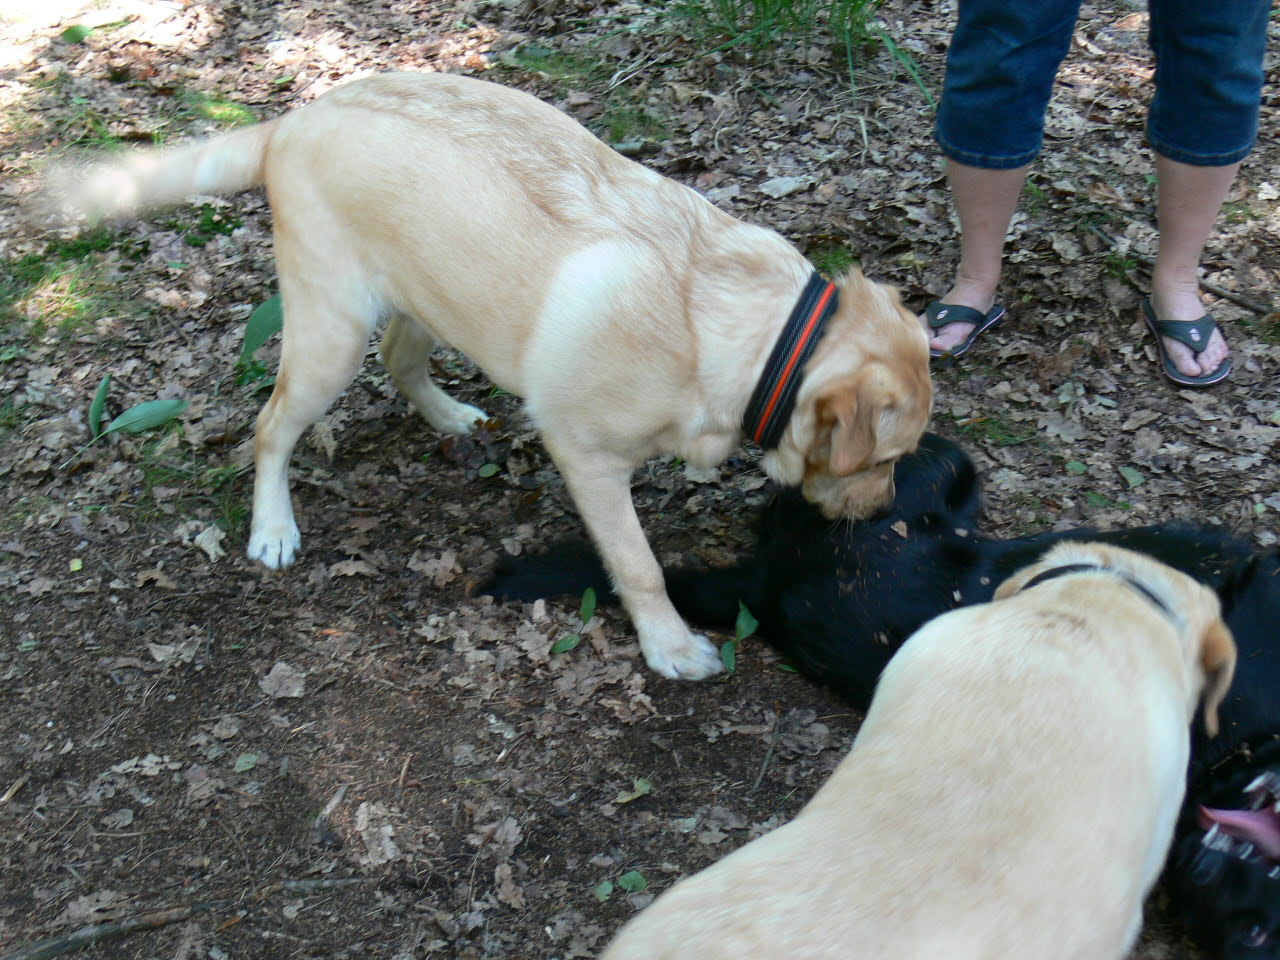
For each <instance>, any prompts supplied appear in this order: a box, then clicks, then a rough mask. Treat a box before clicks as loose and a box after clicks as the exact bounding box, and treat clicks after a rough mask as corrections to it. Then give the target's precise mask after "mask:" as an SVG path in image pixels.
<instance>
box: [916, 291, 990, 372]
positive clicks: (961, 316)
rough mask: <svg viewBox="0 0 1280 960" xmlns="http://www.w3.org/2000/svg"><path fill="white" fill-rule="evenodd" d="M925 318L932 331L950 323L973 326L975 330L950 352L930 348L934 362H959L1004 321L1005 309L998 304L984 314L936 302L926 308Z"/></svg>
mask: <svg viewBox="0 0 1280 960" xmlns="http://www.w3.org/2000/svg"><path fill="white" fill-rule="evenodd" d="M924 316H925V320H926V321H927V322H928V324H929V329H930V330H938V329H940V328H942V327H945V326H946V325H947V324H949V323H971V324H973V329H972V330H970V331H969V335H968V336H967V337H965V338H964V339H963V340H961V341H960V342H959V343H957V344H956V345H955V346H954V347H952V348H951V349H950V350H935V349H933V348H932V347H930V348H929V356H930V357H932V358H933V359H934V360H937V359H939V358H940V357H950V358H951V359H952V360H959V359H960V358H961V357H963V356H964V355H965V354H966V353H968V352H969V348H970V347H972V346H973V344H974V342H975V341H976V340H977V339H978V337H979V336H980V335H982V334H983V333H985V332H986V331H987V330H989V329H991V328H992V327H994V326H995V325H996V324H997V323H999V322H1000V321H1001V320H1003V319H1004V307H1002V306H1000V305H999V304H996V305H995V306H993V307H992V308H991V310H990V311H988V312H987V313H985V314H984V313H983V312H982V311H981V310H975V309H974V308H973V307H963V306H960V305H959V304H955V303H940V302H939V301H937V300H935V301H933V303H931V304H929V305H928V306H927V307H925V308H924Z"/></svg>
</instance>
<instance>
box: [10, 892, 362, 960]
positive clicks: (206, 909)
mask: <svg viewBox="0 0 1280 960" xmlns="http://www.w3.org/2000/svg"><path fill="white" fill-rule="evenodd" d="M373 882H374V879H373V878H370V877H317V878H315V879H312V880H281V881H278V882H277V883H272V884H269V885H267V886H265V887H263V888H262V889H260V890H258V891H256V892H254V893H253V894H251V895H250V896H249V897H248V898H246V899H247V900H249V901H252V902H260V901H262V900H265V899H266V898H267V897H269V896H271V895H272V894H275V893H280V892H288V893H310V892H312V891H315V890H330V889H333V888H334V887H346V886H352V885H355V884H365V883H373ZM237 902H238V901H236V900H234V899H224V900H210V901H208V902H206V903H189V904H186V905H185V906H181V907H169V908H168V909H165V910H153V911H151V912H150V913H144V914H141V915H139V916H136V917H130V918H129V919H127V920H119V921H116V922H114V923H95V924H93V925H92V926H88V927H82V928H81V929H79V930H77V931H76V932H75V933H71V934H68V935H67V936H65V937H51V938H50V939H48V940H41V941H39V942H38V943H30V944H27V945H26V946H25V947H19V948H18V949H17V950H15V951H14V952H12V953H7V954H5V955H4V956H3V957H0V960H49V958H50V957H56V956H59V955H61V954H64V953H71V952H73V951H75V950H83V949H85V948H86V947H91V946H93V945H95V944H99V943H109V942H111V941H113V940H120V939H123V938H124V937H127V936H130V935H132V934H135V933H139V932H141V931H143V930H158V929H159V928H160V927H167V926H169V925H170V924H174V923H181V922H182V921H183V920H190V919H191V918H192V917H194V916H196V915H197V914H202V913H212V912H213V911H215V910H221V909H225V908H226V907H229V906H232V905H233V904H235V903H237Z"/></svg>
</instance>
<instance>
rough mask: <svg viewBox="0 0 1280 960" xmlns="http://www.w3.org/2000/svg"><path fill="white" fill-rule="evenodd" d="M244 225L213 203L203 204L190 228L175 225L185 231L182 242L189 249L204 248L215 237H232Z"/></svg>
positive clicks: (237, 218) (241, 221)
mask: <svg viewBox="0 0 1280 960" xmlns="http://www.w3.org/2000/svg"><path fill="white" fill-rule="evenodd" d="M243 225H244V221H243V220H241V219H240V218H239V217H235V216H232V215H231V214H228V213H225V212H224V211H222V210H219V209H218V208H217V207H215V206H214V205H213V204H211V203H202V204H200V206H199V207H198V208H197V210H196V222H195V223H194V224H191V225H189V226H183V225H182V224H175V226H178V227H179V228H180V229H182V230H183V234H182V240H183V242H184V243H186V245H187V246H189V247H203V246H204V245H205V244H207V243H208V242H209V241H210V240H212V239H213V238H214V237H226V236H230V235H231V234H232V233H233V232H234V231H235V230H236V229H237V228H238V227H241V226H243Z"/></svg>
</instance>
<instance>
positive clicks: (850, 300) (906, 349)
mask: <svg viewBox="0 0 1280 960" xmlns="http://www.w3.org/2000/svg"><path fill="white" fill-rule="evenodd" d="M260 184H265V185H266V188H267V193H268V196H269V198H270V201H271V206H272V210H273V214H274V218H275V251H276V258H277V265H278V270H279V279H280V291H281V294H282V295H283V302H284V308H285V325H284V346H283V355H282V357H281V361H280V370H279V375H278V377H277V380H276V384H275V390H274V392H273V393H272V395H271V398H270V400H269V401H268V402H267V405H266V406H265V407H264V408H263V410H262V413H261V414H260V415H259V417H258V426H257V438H256V451H255V452H256V482H255V489H254V498H253V524H252V531H251V535H250V539H249V556H250V557H252V558H254V559H257V560H260V561H261V562H262V563H264V564H266V565H267V566H268V567H282V566H286V565H288V564H289V563H291V562H292V561H293V559H294V556H295V554H296V553H297V551H298V550H299V548H300V544H301V541H300V537H299V534H298V527H297V524H296V523H295V522H294V515H293V508H292V505H291V503H290V497H289V484H288V463H289V457H290V454H291V452H292V450H293V447H294V444H295V443H296V442H297V440H298V438H299V436H300V435H301V433H302V431H303V430H305V429H306V428H307V426H309V425H310V424H311V423H313V422H314V421H316V420H318V419H319V418H320V417H321V416H323V414H324V412H325V410H326V409H327V408H328V407H329V405H330V404H331V403H333V401H334V399H335V398H337V396H338V395H339V394H340V393H341V392H342V390H343V389H345V388H346V386H347V385H348V384H349V383H350V381H351V379H352V377H353V376H354V375H355V373H356V371H357V370H358V368H359V367H360V364H361V360H362V358H363V356H364V353H365V350H366V346H367V343H368V340H369V337H370V335H371V334H372V332H373V330H374V328H375V325H376V324H377V323H378V321H379V320H380V319H381V318H383V317H387V318H389V320H390V323H389V327H388V329H387V333H386V335H385V338H384V340H383V345H382V355H383V359H384V360H385V362H386V364H387V367H388V368H389V370H390V372H391V375H392V377H393V379H394V380H395V383H396V385H397V386H398V388H399V389H400V391H401V392H402V393H404V395H405V396H406V397H408V399H409V400H410V401H411V402H412V403H413V405H414V406H415V407H416V408H417V410H418V411H419V412H421V413H422V415H423V416H424V417H425V418H426V419H427V420H428V421H429V422H430V423H431V425H432V426H434V427H435V428H436V429H437V430H441V431H446V432H455V433H462V432H466V431H469V430H470V429H472V427H473V425H474V424H475V422H476V421H477V420H481V419H483V418H484V417H485V414H484V412H483V411H481V410H479V409H477V408H475V407H473V406H469V405H467V404H463V403H460V402H458V401H456V400H453V399H451V398H450V397H448V396H447V395H446V394H445V393H444V392H443V391H441V389H440V388H439V387H438V386H437V385H436V384H434V383H433V382H432V381H431V378H430V375H429V366H428V363H427V357H428V354H429V353H430V352H431V350H432V349H433V348H434V347H435V346H436V344H438V343H445V344H449V345H451V346H453V347H455V348H457V349H458V350H461V351H462V352H464V353H466V354H467V355H468V356H469V357H471V358H472V359H473V360H475V361H476V363H478V364H479V365H480V366H481V367H482V368H483V369H484V371H485V373H486V374H488V376H489V377H490V378H491V379H492V380H493V381H494V382H495V383H497V384H500V385H501V386H502V387H504V388H505V389H507V390H509V391H511V392H513V393H516V394H519V395H520V396H522V397H524V399H525V401H526V404H527V409H528V411H529V413H530V414H531V415H532V417H533V419H534V421H535V423H536V424H537V426H538V427H539V428H540V429H541V430H542V433H543V437H544V439H545V442H546V446H547V449H548V450H549V452H550V453H551V455H552V456H553V457H554V459H555V461H556V463H557V464H558V466H559V467H560V469H561V471H562V472H563V475H564V478H565V482H566V483H567V485H568V487H569V490H570V492H571V493H572V495H573V498H574V501H575V502H576V503H577V506H578V508H579V510H580V511H581V513H582V517H583V519H584V521H585V522H586V525H587V528H588V530H589V531H590V532H591V534H592V536H593V538H594V539H595V541H596V543H597V545H598V546H599V548H600V552H601V554H602V556H603V557H604V560H605V562H606V564H607V566H608V568H609V570H610V572H611V574H612V575H613V577H614V579H615V581H616V583H617V587H618V592H619V594H620V595H621V597H622V599H623V601H624V603H625V605H626V607H627V610H628V611H629V612H630V614H631V617H632V620H633V622H634V623H635V626H636V630H637V632H638V634H639V638H640V646H641V649H642V650H643V652H644V656H645V658H646V660H647V661H648V663H649V665H650V667H652V668H653V669H654V670H656V671H657V672H658V673H660V674H662V675H664V676H667V677H685V678H700V677H704V676H707V675H709V674H711V673H714V672H715V671H717V670H718V669H719V658H718V656H717V654H716V651H715V649H714V647H713V646H712V645H711V644H710V643H709V642H708V641H707V640H706V639H705V638H704V637H701V636H698V635H696V634H694V633H692V632H691V631H690V630H689V628H688V627H687V626H686V625H685V623H684V622H683V621H682V620H681V619H680V616H679V615H678V614H677V613H676V611H675V609H674V608H673V607H672V605H671V602H670V600H669V599H668V597H667V594H666V589H665V586H664V584H663V579H662V571H661V569H660V567H659V566H658V563H657V562H656V560H655V558H654V556H653V553H652V551H651V549H650V548H649V545H648V542H647V541H646V539H645V536H644V532H643V531H642V529H641V527H640V522H639V520H638V518H637V516H636V512H635V508H634V506H633V504H632V502H631V493H630V477H631V473H632V472H633V470H634V469H635V467H636V466H638V465H639V464H640V463H642V462H643V461H644V460H645V459H647V458H649V457H652V456H655V455H658V454H675V455H677V456H680V457H683V458H684V459H685V460H686V461H687V462H688V463H690V464H691V465H693V466H695V467H706V466H711V465H714V464H716V463H718V462H719V461H721V460H723V459H724V458H725V457H726V456H728V455H729V454H730V453H731V452H732V451H733V450H734V449H735V447H736V446H737V445H738V443H739V441H740V438H741V436H742V433H743V430H744V425H745V427H746V429H747V430H748V431H749V432H752V433H755V435H756V436H758V437H759V436H764V437H767V438H768V439H767V441H762V445H763V446H765V447H767V448H770V449H769V453H768V455H767V456H766V457H765V458H764V469H765V471H766V472H767V473H769V474H770V475H771V476H772V477H774V478H776V479H778V480H780V481H782V482H783V483H788V484H796V483H802V484H803V485H804V489H805V492H806V494H807V496H808V497H809V499H811V500H812V501H814V502H815V503H817V504H818V505H819V506H820V507H821V508H822V509H823V510H824V511H825V512H826V513H827V514H828V515H830V516H832V517H836V516H846V517H851V518H854V517H859V516H861V515H865V514H867V513H869V512H872V511H874V510H876V509H878V508H881V507H884V506H886V505H888V504H889V503H890V502H891V500H892V497H893V463H894V461H895V460H896V459H897V458H898V457H900V456H902V455H903V454H905V453H907V452H909V451H910V450H912V449H914V448H915V446H916V442H917V440H918V439H919V437H920V434H921V433H922V432H923V430H924V427H925V423H926V420H927V418H928V414H929V408H930V402H931V397H932V394H931V387H930V381H929V373H928V362H929V355H928V343H927V341H926V338H925V335H924V333H923V332H922V331H921V328H920V325H919V324H918V323H917V322H916V321H915V320H914V318H913V317H912V316H911V314H909V313H908V312H907V311H906V310H904V309H903V307H902V304H901V303H900V301H899V299H898V295H897V293H896V291H895V290H893V289H892V288H891V287H888V286H885V285H883V284H877V283H872V282H870V281H868V280H867V279H865V278H864V277H862V276H861V275H860V274H859V273H858V272H857V271H854V272H853V273H851V274H850V275H849V276H847V277H845V278H843V279H841V280H840V281H838V283H836V284H827V283H823V282H821V280H820V278H816V277H815V275H814V274H813V268H812V267H811V266H810V265H809V264H808V263H807V262H806V260H805V259H804V257H802V256H801V255H800V254H799V252H797V251H796V250H795V248H793V247H792V246H791V245H790V244H788V243H787V242H786V241H785V240H783V239H782V237H780V236H779V235H778V234H776V233H774V232H772V231H770V230H766V229H763V228H760V227H756V226H751V225H748V224H745V223H742V222H740V221H737V220H735V219H733V218H732V217H729V216H727V215H726V214H724V213H721V212H720V211H718V210H717V209H716V208H715V207H714V206H712V205H711V204H710V203H709V202H707V201H706V200H704V199H703V198H702V197H700V196H699V195H698V194H697V193H695V192H694V191H692V190H690V189H688V188H686V187H684V186H682V185H680V184H677V183H675V182H674V181H671V180H668V179H665V178H663V177H661V176H659V175H658V174H656V173H654V172H652V171H651V170H648V169H646V168H645V167H642V166H640V165H639V164H636V163H633V162H631V161H629V160H626V159H624V158H623V157H621V156H620V155H618V154H617V153H615V152H614V151H613V150H611V149H609V148H608V147H607V146H606V145H605V144H603V143H601V142H600V141H599V140H597V139H596V138H595V137H594V136H592V135H591V134H590V133H589V132H588V131H587V130H585V129H584V128H583V127H581V126H579V125H578V124H577V123H576V122H574V121H573V120H572V119H570V118H569V117H567V116H565V115H564V114H563V113H561V112H560V111H558V110H556V109H555V108H553V107H551V106H550V105H548V104H545V103H542V102H541V101H539V100H537V99H536V98H534V97H531V96H529V95H527V94H525V93H521V92H519V91H516V90H512V89H508V88H505V87H502V86H499V85H497V84H493V83H487V82H484V81H481V80H474V79H468V78H465V77H458V76H449V75H444V74H414V73H400V74H386V75H381V76H375V77H371V78H368V79H363V80H358V81H355V82H352V83H350V84H347V85H345V86H342V87H340V88H338V89H336V90H334V91H332V92H330V93H328V94H327V95H325V96H324V97H322V98H320V99H319V100H317V101H316V102H315V103H313V104H310V105H308V106H306V107H303V108H301V109H299V110H296V111H293V112H290V113H288V114H286V115H284V116H283V117H280V118H278V119H276V120H274V121H271V122H269V123H264V124H261V125H258V126H254V127H250V128H247V129H243V130H238V131H234V132H232V133H228V134H225V135H223V136H220V137H216V138H214V139H212V140H207V141H203V142H197V143H194V144H190V145H186V146H183V147H179V148H177V149H173V150H170V151H162V152H142V153H139V154H134V155H133V156H131V157H129V158H127V159H125V160H124V161H122V162H118V163H111V164H108V165H106V166H103V167H99V168H97V169H96V170H94V171H92V172H91V173H90V174H89V175H88V176H87V177H86V178H85V179H84V180H83V181H82V182H81V183H80V185H79V186H78V187H73V188H72V189H71V190H70V191H69V192H68V193H67V195H66V198H67V199H68V200H69V205H70V206H72V207H74V208H76V209H79V210H81V211H83V212H86V213H89V214H91V215H102V214H108V215H109V214H120V213H127V212H130V211H134V210H137V209H140V208H142V207H145V206H149V205H152V204H157V203H166V202H173V201H176V200H179V199H181V198H183V197H186V196H190V195H194V194H211V193H227V192H230V191H236V190H242V189H245V188H248V187H253V186H257V185H260ZM802 308H803V309H802ZM797 316H798V317H799V319H798V320H797V319H796V317H797ZM806 325H807V326H806ZM824 325H825V332H818V331H819V330H820V328H823V326H824ZM793 333H794V336H792V334H793ZM793 348H794V349H793ZM802 348H803V349H802ZM757 428H759V431H758V433H756V431H757Z"/></svg>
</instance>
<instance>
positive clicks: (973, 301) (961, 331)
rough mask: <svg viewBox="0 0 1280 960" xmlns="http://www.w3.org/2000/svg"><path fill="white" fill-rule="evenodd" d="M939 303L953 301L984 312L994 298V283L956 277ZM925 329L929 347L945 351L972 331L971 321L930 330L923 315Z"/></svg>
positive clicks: (921, 320)
mask: <svg viewBox="0 0 1280 960" xmlns="http://www.w3.org/2000/svg"><path fill="white" fill-rule="evenodd" d="M938 299H939V302H940V303H953V304H956V305H957V306H962V307H973V309H975V310H977V311H978V312H979V313H982V314H986V313H987V312H988V311H990V310H991V307H992V305H993V304H994V303H995V300H996V291H995V285H994V284H986V283H982V282H980V281H977V280H968V279H965V278H963V277H961V278H958V279H957V280H956V282H955V285H954V286H952V288H951V289H950V290H948V291H947V292H946V294H945V295H943V296H942V297H939V298H938ZM920 322H921V323H922V324H925V330H926V331H927V332H928V333H929V335H930V338H931V339H930V340H929V347H930V348H931V349H933V350H940V351H946V350H950V349H952V348H953V347H956V346H958V345H959V344H961V343H963V342H964V338H965V337H967V336H969V334H971V333H972V332H973V324H972V323H948V324H947V325H946V326H944V327H939V328H938V329H937V330H930V329H929V326H928V324H927V323H926V322H925V317H924V316H923V315H922V316H921V317H920Z"/></svg>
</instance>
